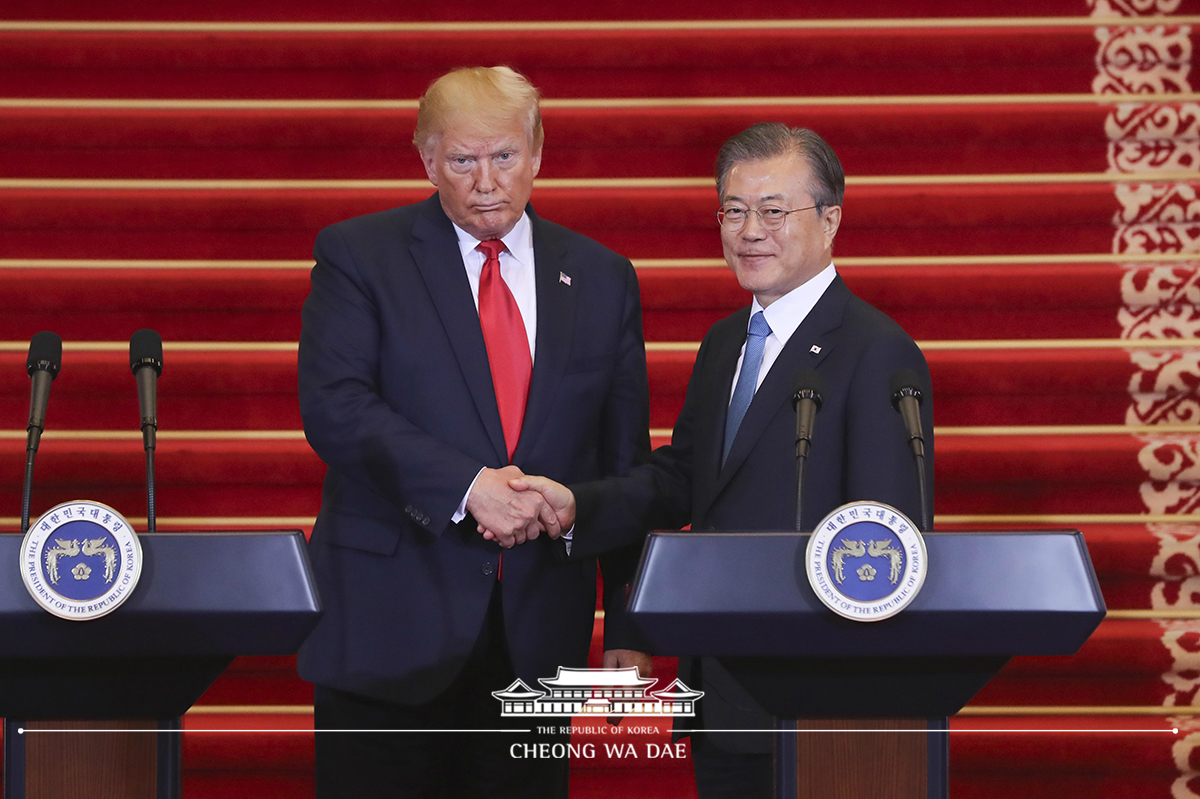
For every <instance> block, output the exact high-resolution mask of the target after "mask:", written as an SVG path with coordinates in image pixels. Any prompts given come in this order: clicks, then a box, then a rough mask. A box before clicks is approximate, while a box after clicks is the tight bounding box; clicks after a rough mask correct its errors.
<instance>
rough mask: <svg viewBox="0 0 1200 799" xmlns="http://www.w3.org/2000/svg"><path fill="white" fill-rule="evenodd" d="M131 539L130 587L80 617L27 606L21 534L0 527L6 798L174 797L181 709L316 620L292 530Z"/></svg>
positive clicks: (285, 645)
mask: <svg viewBox="0 0 1200 799" xmlns="http://www.w3.org/2000/svg"><path fill="white" fill-rule="evenodd" d="M139 539H140V541H141V545H142V555H143V563H142V575H141V579H140V581H139V582H138V586H137V588H136V589H135V590H134V592H133V594H132V595H131V596H130V597H129V599H128V600H127V601H126V602H125V603H124V604H123V605H122V606H121V607H119V608H118V609H117V610H116V611H114V612H113V613H111V614H109V615H107V616H103V617H101V618H98V619H94V620H92V621H86V622H81V621H69V620H66V619H61V618H58V617H57V616H53V615H51V614H50V613H47V612H46V611H45V610H43V609H42V608H40V607H39V606H38V605H37V604H36V603H35V602H34V601H33V598H32V597H30V596H29V594H28V592H27V591H26V590H25V586H24V584H23V583H22V581H21V575H20V573H19V565H20V557H19V554H18V553H19V550H20V546H21V540H22V537H21V536H20V535H0V572H2V571H3V570H4V569H7V570H8V574H9V579H7V580H0V716H3V717H4V719H5V727H4V797H5V799H109V798H110V797H111V798H112V799H178V797H179V796H180V795H181V787H182V786H181V779H180V766H181V760H182V746H181V738H182V736H181V733H180V723H181V722H180V718H181V717H182V716H183V714H184V712H186V711H187V709H188V708H189V707H191V706H192V704H193V703H194V702H195V701H196V700H197V699H198V698H200V695H201V694H202V693H204V691H205V690H206V689H207V688H208V687H209V686H210V685H211V684H212V682H213V681H214V680H215V679H216V678H217V677H218V676H220V674H221V672H222V671H224V670H225V668H226V667H227V666H228V665H229V664H230V663H231V662H233V659H234V658H235V657H237V656H238V655H286V654H292V653H294V652H296V650H297V649H299V647H300V644H301V643H302V642H303V641H304V639H305V638H306V637H307V636H308V633H309V632H310V631H311V630H312V628H313V626H315V625H316V623H317V620H318V618H319V617H320V613H321V610H320V603H319V601H318V598H317V594H316V589H315V588H314V586H313V581H312V574H311V569H310V568H309V564H308V556H307V553H306V550H305V543H304V536H303V534H302V533H300V532H299V531H283V532H239V533H146V534H143V535H140V536H139ZM5 564H8V565H7V566H6V565H5ZM96 729H103V730H108V731H107V732H87V731H86V730H96ZM43 730H54V731H50V732H44V731H43Z"/></svg>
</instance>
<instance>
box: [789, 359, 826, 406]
mask: <svg viewBox="0 0 1200 799" xmlns="http://www.w3.org/2000/svg"><path fill="white" fill-rule="evenodd" d="M795 385H796V390H795V391H794V392H792V407H793V408H795V407H796V405H797V404H798V403H799V402H800V400H802V399H810V400H812V401H813V402H815V403H816V404H817V410H821V400H822V398H823V397H822V395H823V394H824V393H825V375H823V374H821V373H820V372H818V371H817V370H816V369H801V370H800V372H799V373H798V374H797V375H796V384H795Z"/></svg>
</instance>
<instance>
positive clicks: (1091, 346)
mask: <svg viewBox="0 0 1200 799" xmlns="http://www.w3.org/2000/svg"><path fill="white" fill-rule="evenodd" d="M5 346H8V345H7V343H0V349H2V348H3V347H5ZM12 346H13V347H14V348H18V347H23V346H24V342H12ZM917 346H919V347H920V348H921V349H922V350H925V351H929V352H934V351H941V352H946V351H955V350H964V351H972V350H1098V349H1121V350H1145V351H1160V350H1183V349H1192V348H1194V347H1198V346H1200V339H1194V338H1172V339H1118V338H1112V339H1107V338H1096V339H1087V338H1062V339H978V340H970V339H967V340H957V341H955V340H943V341H918V342H917ZM698 349H700V342H698V341H648V342H646V351H647V352H693V353H694V352H696V351H697V350H698Z"/></svg>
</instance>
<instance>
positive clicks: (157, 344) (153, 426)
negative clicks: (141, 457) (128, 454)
mask: <svg viewBox="0 0 1200 799" xmlns="http://www.w3.org/2000/svg"><path fill="white" fill-rule="evenodd" d="M129 368H130V369H131V370H132V371H133V376H134V377H136V378H137V387H138V408H139V410H140V411H141V413H142V443H143V444H144V445H145V448H146V449H147V450H152V449H154V445H155V432H156V431H157V430H158V377H159V375H161V374H162V368H163V349H162V336H160V335H158V333H156V332H154V331H153V330H149V329H145V330H139V331H137V332H136V333H134V334H133V335H132V336H131V337H130V339H129Z"/></svg>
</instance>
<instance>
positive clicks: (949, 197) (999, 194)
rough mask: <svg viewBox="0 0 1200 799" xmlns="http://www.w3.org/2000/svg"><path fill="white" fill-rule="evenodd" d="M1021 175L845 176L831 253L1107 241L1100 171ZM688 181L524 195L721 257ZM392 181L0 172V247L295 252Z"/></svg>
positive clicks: (558, 210) (625, 243)
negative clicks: (9, 175) (75, 177)
mask: <svg viewBox="0 0 1200 799" xmlns="http://www.w3.org/2000/svg"><path fill="white" fill-rule="evenodd" d="M1017 179H1018V180H1028V181H1030V182H1016V183H1008V182H1004V181H1003V180H1002V177H995V178H992V177H987V176H967V177H962V178H958V177H954V176H947V177H944V178H943V177H938V178H936V180H937V181H939V182H934V183H928V182H926V181H924V180H923V179H921V178H899V179H898V180H899V182H898V183H897V184H895V185H885V183H887V182H888V181H887V179H885V178H878V179H875V178H873V179H870V180H871V181H874V182H868V181H867V180H865V179H864V180H863V181H861V182H859V183H857V184H855V183H852V184H851V186H850V187H849V189H848V190H847V194H846V202H845V209H846V210H845V219H844V224H843V226H842V228H841V231H840V233H839V235H838V255H839V256H869V255H880V254H883V255H972V254H987V255H1003V254H1010V253H1028V252H1039V253H1094V252H1105V251H1110V250H1111V248H1112V241H1113V233H1114V230H1113V217H1114V214H1116V212H1117V211H1118V210H1119V208H1120V204H1119V203H1118V201H1117V198H1116V197H1115V196H1114V189H1113V184H1112V183H1111V182H1108V181H1109V178H1107V177H1106V176H1103V175H1088V174H1084V175H1076V176H1071V177H1070V178H1069V179H1068V178H1064V177H1061V176H1051V177H1050V178H1049V180H1050V181H1051V182H1039V181H1040V180H1042V179H1040V178H1036V177H1029V178H1017ZM960 180H964V181H967V182H959V181H960ZM942 181H944V182H942ZM1057 181H1065V182H1057ZM695 182H696V181H692V182H688V181H686V180H682V179H680V180H674V179H672V180H671V181H667V182H664V183H662V184H661V185H654V186H651V187H643V186H642V185H641V184H626V185H624V186H621V187H617V186H614V185H612V184H609V185H601V184H582V183H579V182H571V181H568V182H565V183H564V184H562V185H554V184H549V183H547V182H545V181H543V182H542V183H541V185H540V186H539V187H538V188H535V190H534V196H533V201H534V203H535V204H536V205H537V207H538V212H539V213H540V214H542V215H543V216H545V217H546V218H547V219H550V220H553V221H555V222H558V223H559V224H563V225H566V226H567V227H569V228H571V229H573V230H576V231H578V232H580V233H583V234H585V235H588V236H590V237H592V238H594V239H597V240H599V241H600V242H601V243H603V244H606V245H607V246H609V247H611V248H612V249H614V250H616V251H618V252H621V253H623V254H625V255H627V256H629V257H632V258H718V257H720V253H721V249H720V238H719V235H718V229H717V225H716V220H715V218H714V216H713V214H714V212H715V210H716V206H717V202H716V197H715V192H714V190H713V188H712V187H711V186H709V185H707V180H703V181H700V183H701V184H702V185H696V186H693V185H692V184H693V183H695ZM1197 184H1198V185H1200V182H1197ZM392 185H394V186H395V188H373V187H372V186H371V185H369V184H368V185H357V186H356V185H354V184H352V183H347V182H342V183H336V182H335V183H313V182H311V181H309V182H301V181H283V182H278V183H275V182H267V183H265V184H253V183H244V182H243V183H238V184H204V183H187V182H178V181H175V182H158V181H149V182H144V183H129V182H126V183H110V182H106V181H100V182H94V183H92V182H81V181H69V182H65V183H52V182H34V183H32V184H31V183H25V182H21V181H3V182H0V232H2V233H3V239H2V242H0V258H6V259H14V258H31V259H33V258H114V257H115V258H201V259H206V258H211V259H222V258H233V259H257V258H265V259H281V258H286V259H302V258H307V257H308V254H309V253H310V252H311V249H312V244H313V240H314V238H315V236H316V232H317V231H318V230H320V229H321V228H322V227H324V226H325V225H328V224H331V223H333V222H337V221H339V220H343V219H347V218H349V217H352V216H358V215H361V214H366V213H371V212H375V211H381V210H384V209H387V208H391V207H395V206H399V205H406V204H409V203H414V202H417V201H420V200H423V199H425V198H427V197H429V196H430V195H431V194H432V189H431V187H429V186H428V185H418V184H417V183H415V182H413V183H412V184H411V185H412V187H411V188H409V185H410V184H408V183H395V184H392ZM1184 185H1185V186H1186V187H1190V186H1191V184H1190V183H1189V184H1184ZM1188 224H1190V223H1189V222H1178V223H1176V222H1166V221H1162V222H1158V223H1156V225H1155V229H1156V231H1158V233H1159V234H1163V235H1165V234H1169V233H1170V232H1171V231H1173V230H1176V229H1178V230H1179V231H1183V230H1184V229H1185V228H1186V227H1187V226H1188ZM1180 235H1181V236H1182V235H1183V234H1182V232H1180ZM1147 246H1150V247H1153V246H1158V245H1154V244H1153V243H1152V242H1147ZM1163 246H1165V245H1163ZM968 285H969V284H968Z"/></svg>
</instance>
